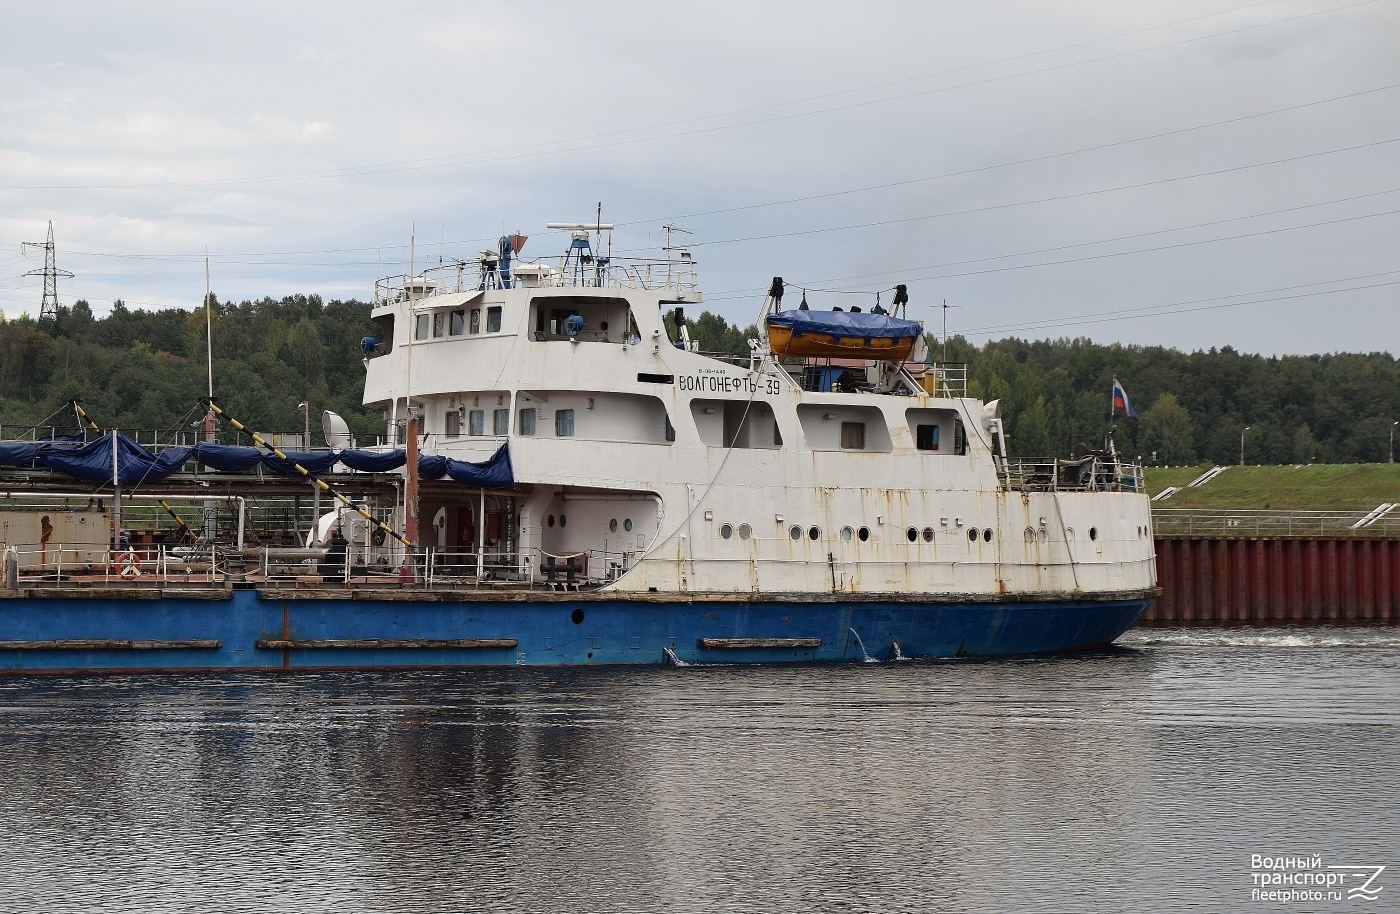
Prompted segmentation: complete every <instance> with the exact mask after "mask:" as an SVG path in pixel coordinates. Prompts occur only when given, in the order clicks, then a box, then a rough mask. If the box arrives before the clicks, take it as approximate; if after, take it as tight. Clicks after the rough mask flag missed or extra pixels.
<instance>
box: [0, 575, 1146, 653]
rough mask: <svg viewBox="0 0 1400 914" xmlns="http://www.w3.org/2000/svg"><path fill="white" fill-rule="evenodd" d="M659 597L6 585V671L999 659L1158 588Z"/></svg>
mask: <svg viewBox="0 0 1400 914" xmlns="http://www.w3.org/2000/svg"><path fill="white" fill-rule="evenodd" d="M648 596H649V597H650V598H643V597H633V598H619V597H615V596H609V595H601V594H557V593H548V594H540V593H538V592H537V593H533V594H530V593H520V594H508V595H507V594H502V595H499V596H496V595H481V594H477V593H471V594H465V595H464V594H461V593H452V592H415V591H388V592H381V593H378V594H369V593H362V594H356V593H354V592H341V593H334V592H332V593H322V594H316V595H314V596H308V595H305V594H303V593H297V592H288V591H280V592H279V591H265V592H259V591H258V590H255V589H234V590H225V589H217V590H214V591H210V592H189V591H185V592H171V591H166V592H163V593H161V592H149V593H142V592H140V591H130V592H114V593H110V594H108V595H106V596H100V595H96V594H93V595H88V594H75V593H73V592H72V591H68V592H67V593H66V594H62V595H61V594H58V593H43V592H40V591H28V592H21V593H16V594H14V595H13V596H8V597H7V598H0V673H22V672H60V671H65V672H66V671H109V672H115V671H131V670H240V669H249V670H259V669H261V670H279V669H328V668H330V669H334V668H345V669H352V668H389V667H433V666H450V667H457V666H511V665H525V666H571V665H588V664H600V665H602V664H659V663H667V662H675V661H680V662H682V663H699V664H704V663H781V662H842V661H845V662H850V661H861V660H864V659H866V658H867V657H869V658H873V659H876V660H886V659H892V658H894V657H897V656H902V657H905V658H909V659H915V658H930V657H988V656H1000V655H1017V654H1034V653H1044V652H1053V651H1068V650H1077V649H1084V648H1091V647H1096V646H1101V645H1105V644H1108V643H1110V642H1112V641H1113V640H1114V639H1115V638H1117V637H1118V636H1119V635H1121V634H1122V633H1123V632H1124V631H1125V630H1126V629H1127V628H1128V627H1129V626H1130V625H1132V624H1133V622H1134V621H1136V620H1137V618H1138V616H1139V615H1141V614H1142V612H1143V611H1144V610H1145V609H1146V607H1147V606H1148V605H1149V604H1150V603H1151V602H1152V599H1153V595H1152V594H1132V595H1122V596H1121V598H1114V599H1078V600H1076V599H1069V600H1028V601H1010V602H986V601H968V602H956V601H949V602H936V603H935V602H922V601H913V600H909V599H908V598H903V599H901V598H891V599H887V600H875V599H865V600H857V601H852V602H842V601H839V600H838V599H835V598H823V599H812V598H796V597H786V598H783V597H774V598H762V599H739V598H706V597H701V596H695V597H687V598H681V597H676V596H668V597H655V596H653V595H648Z"/></svg>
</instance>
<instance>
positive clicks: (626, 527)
mask: <svg viewBox="0 0 1400 914" xmlns="http://www.w3.org/2000/svg"><path fill="white" fill-rule="evenodd" d="M622 529H623V530H628V531H630V530H631V529H632V518H630V517H629V518H627V519H626V520H624V521H623V522H622Z"/></svg>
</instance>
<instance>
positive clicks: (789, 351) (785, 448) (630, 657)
mask: <svg viewBox="0 0 1400 914" xmlns="http://www.w3.org/2000/svg"><path fill="white" fill-rule="evenodd" d="M550 228H553V229H562V230H564V231H565V232H567V233H568V235H569V240H568V248H567V250H566V252H565V253H564V254H563V255H562V256H560V257H557V258H550V259H547V260H546V259H539V260H536V261H531V262H522V261H521V260H520V259H519V255H520V254H521V251H522V249H523V246H524V243H525V238H524V236H521V235H518V234H517V235H512V236H508V237H505V238H502V239H501V243H500V245H499V247H498V248H496V249H494V250H489V251H483V252H481V254H480V256H479V257H477V258H475V259H474V260H473V261H472V262H466V261H460V260H459V261H455V262H454V263H453V264H452V265H451V266H448V267H446V268H437V269H433V270H427V271H423V272H416V271H412V272H411V273H410V274H408V275H404V276H397V277H390V278H386V279H383V280H381V281H380V282H379V283H377V284H376V289H375V298H374V306H373V311H372V315H371V316H372V320H373V322H374V325H375V326H376V327H377V333H376V335H375V336H372V337H370V336H367V337H366V338H365V340H364V341H363V353H362V355H363V358H364V362H365V371H366V378H365V389H364V403H365V405H366V406H368V407H371V408H373V409H375V410H379V411H381V412H382V413H383V415H384V419H385V426H384V429H385V435H384V437H383V439H382V440H380V441H378V442H376V443H375V444H373V445H371V446H366V447H356V446H355V442H353V441H352V440H351V439H350V436H349V434H348V430H346V429H345V427H344V424H343V423H340V422H338V419H337V417H335V416H334V415H333V414H326V416H325V417H324V418H325V423H324V425H325V430H326V434H327V444H328V445H329V448H328V449H326V450H320V451H311V450H305V449H304V448H305V447H306V443H305V442H303V443H302V448H303V449H302V450H296V451H285V450H283V449H281V448H280V447H277V446H275V445H271V444H269V443H267V442H266V441H265V439H264V438H263V437H262V436H254V444H253V445H252V446H243V445H241V444H229V443H227V441H225V442H224V443H218V442H216V441H212V440H202V441H198V442H195V443H190V444H187V443H183V442H175V443H166V444H165V446H163V447H146V446H143V445H141V444H140V443H138V442H137V441H135V440H133V439H131V438H129V437H127V436H123V435H121V434H120V433H119V432H117V431H111V432H108V433H104V434H101V435H94V436H91V440H85V439H84V438H80V437H77V436H73V437H75V438H77V440H52V439H50V440H31V441H11V442H0V476H3V482H4V488H5V490H6V491H7V493H8V498H7V499H6V500H5V503H4V508H5V510H2V511H0V519H3V526H0V537H2V538H3V540H4V544H5V566H6V568H5V570H6V580H5V586H4V587H3V588H0V670H5V671H12V672H20V671H55V670H118V669H123V670H126V669H238V668H253V669H291V668H336V667H387V666H438V665H454V666H455V665H461V666H466V665H512V664H514V665H572V664H621V663H653V664H654V663H668V662H670V663H714V662H719V663H745V662H779V661H860V660H867V659H881V660H883V659H915V658H926V657H960V656H995V655H1005V654H1028V653H1037V652H1046V651H1062V650H1072V649H1081V648H1087V647H1093V646H1098V645H1103V644H1107V643H1109V642H1111V641H1113V640H1114V639H1115V638H1117V637H1118V635H1120V634H1121V633H1122V632H1123V631H1124V630H1125V629H1126V628H1127V627H1128V626H1129V625H1131V624H1132V623H1133V621H1134V620H1135V619H1136V618H1137V617H1138V615H1139V614H1140V613H1141V612H1142V611H1143V609H1144V608H1145V607H1146V606H1147V605H1148V603H1150V601H1151V600H1152V599H1153V597H1154V596H1155V594H1156V582H1155V579H1154V574H1155V570H1154V562H1153V552H1152V530H1151V515H1150V511H1149V508H1148V501H1147V496H1146V494H1145V491H1144V488H1143V485H1142V476H1141V470H1140V468H1139V467H1137V466H1136V465H1133V464H1131V463H1128V462H1126V461H1123V460H1121V459H1119V458H1118V457H1117V455H1116V454H1114V453H1112V452H1111V451H1110V452H1107V453H1099V454H1086V455H1083V456H1082V457H1081V458H1079V459H1075V460H1054V459H1044V460H1025V459H1017V458H1012V457H1009V456H1008V454H1009V450H1008V446H1007V438H1006V434H1005V431H1004V430H1003V428H1002V423H1001V420H1000V416H999V404H998V403H996V402H991V403H984V402H982V401H981V400H978V399H976V398H970V397H968V396H967V372H966V367H965V366H963V365H957V364H942V363H937V362H933V361H932V360H930V359H929V358H928V351H927V347H926V345H925V337H924V334H923V328H922V326H921V325H920V324H919V323H918V322H916V321H912V320H909V319H908V314H907V311H908V301H907V295H906V293H905V291H904V288H903V287H902V286H901V287H897V288H896V289H894V290H890V291H889V292H888V293H885V294H886V295H888V296H889V298H888V302H887V303H886V302H885V301H884V300H882V299H881V298H879V297H872V299H871V300H869V301H865V302H864V303H863V306H862V304H857V305H855V306H851V305H849V304H847V306H846V307H844V308H841V307H837V308H832V309H822V308H818V309H813V308H811V307H809V306H808V303H807V301H806V297H805V295H804V296H803V298H802V301H801V303H800V304H799V305H797V306H796V307H793V306H791V303H790V301H789V302H788V304H787V306H786V307H785V303H784V298H785V295H784V285H783V282H782V280H780V279H775V280H774V281H773V284H772V288H771V290H770V293H769V295H768V297H767V298H766V300H765V301H764V304H763V309H762V312H761V314H760V319H759V322H758V327H759V335H758V338H757V339H754V340H751V341H750V342H749V346H750V350H751V351H750V353H749V354H748V356H746V357H742V358H736V357H732V356H716V355H713V354H706V353H702V352H700V351H698V346H697V345H696V344H695V342H693V341H692V340H691V339H690V337H689V335H688V332H687V329H686V323H685V319H684V312H685V309H686V308H687V307H693V306H695V305H698V304H699V303H700V301H701V295H700V293H699V291H698V288H697V282H696V270H695V264H694V261H693V260H692V258H691V257H690V255H689V253H688V252H687V251H685V250H683V249H680V248H675V247H672V246H670V245H668V246H667V250H666V254H667V256H666V257H664V258H662V259H654V260H653V259H625V258H614V257H611V256H609V254H607V253H603V252H602V250H600V248H602V247H603V244H602V243H603V239H604V236H608V242H607V244H608V248H607V249H610V232H611V226H607V225H603V224H600V223H592V224H568V223H565V224H551V225H550ZM851 300H855V299H849V300H847V301H851ZM216 404H217V401H215V404H213V405H211V409H210V411H211V414H218V415H222V410H220V409H219V408H218V406H217V405H216ZM226 418H229V419H230V420H236V417H226ZM232 425H233V426H234V427H235V428H240V429H241V426H240V425H238V424H237V422H236V421H232ZM85 434H86V433H85ZM211 437H212V436H211ZM318 480H319V481H318Z"/></svg>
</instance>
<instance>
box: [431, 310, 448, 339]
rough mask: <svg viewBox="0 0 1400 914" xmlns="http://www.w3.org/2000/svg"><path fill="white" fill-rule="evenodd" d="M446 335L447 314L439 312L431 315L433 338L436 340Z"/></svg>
mask: <svg viewBox="0 0 1400 914" xmlns="http://www.w3.org/2000/svg"><path fill="white" fill-rule="evenodd" d="M446 333H447V312H446V311H439V312H437V313H436V314H434V315H433V337H434V338H437V337H439V336H443V335H445V334H446Z"/></svg>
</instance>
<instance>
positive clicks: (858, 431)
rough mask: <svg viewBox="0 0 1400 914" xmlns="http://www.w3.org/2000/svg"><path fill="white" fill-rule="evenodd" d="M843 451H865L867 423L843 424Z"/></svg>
mask: <svg viewBox="0 0 1400 914" xmlns="http://www.w3.org/2000/svg"><path fill="white" fill-rule="evenodd" d="M841 449H842V450H846V451H863V450H865V423H864V422H842V423H841Z"/></svg>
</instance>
